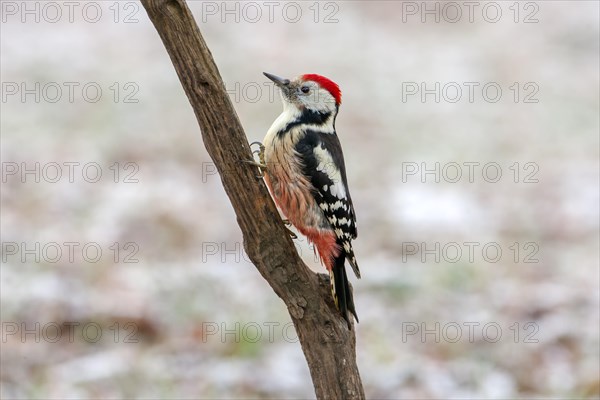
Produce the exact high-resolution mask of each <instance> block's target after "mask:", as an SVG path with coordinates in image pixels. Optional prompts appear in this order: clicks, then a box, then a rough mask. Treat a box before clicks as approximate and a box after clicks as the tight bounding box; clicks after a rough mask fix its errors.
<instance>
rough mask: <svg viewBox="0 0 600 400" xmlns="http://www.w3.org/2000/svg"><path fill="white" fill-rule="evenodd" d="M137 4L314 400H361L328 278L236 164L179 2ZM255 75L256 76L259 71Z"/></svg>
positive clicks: (218, 90)
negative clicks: (294, 345) (283, 310)
mask: <svg viewBox="0 0 600 400" xmlns="http://www.w3.org/2000/svg"><path fill="white" fill-rule="evenodd" d="M141 3H142V5H143V6H144V8H145V9H146V11H147V12H148V15H149V17H150V20H151V21H152V23H153V24H154V26H155V28H156V30H157V31H158V34H159V35H160V37H161V39H162V41H163V44H164V46H165V48H166V49H167V52H168V54H169V56H170V58H171V61H172V62H173V65H174V67H175V70H176V72H177V75H178V76H179V79H180V81H181V84H182V85H183V88H184V90H185V93H186V95H187V97H188V99H189V101H190V103H191V105H192V108H193V110H194V113H195V114H196V118H197V120H198V124H199V125H200V129H201V132H202V138H203V141H204V145H205V146H206V149H207V151H208V153H209V155H210V156H211V158H212V160H213V162H214V163H215V166H216V168H217V170H218V172H219V174H220V177H221V181H222V183H223V186H224V187H225V191H226V193H227V195H228V197H229V199H230V201H231V204H232V206H233V208H234V210H235V213H236V215H237V221H238V224H239V226H240V229H241V230H242V233H243V237H244V248H245V250H246V253H247V254H248V256H249V258H250V259H251V260H252V262H253V263H254V265H255V266H256V268H257V269H258V271H259V272H260V273H261V275H262V276H263V277H264V278H265V279H266V280H267V282H268V283H269V285H270V286H271V287H272V288H273V290H274V291H275V293H276V294H277V295H278V296H279V297H280V298H281V299H282V300H283V301H284V302H285V304H286V306H287V308H288V310H289V313H290V316H291V318H292V321H293V322H294V326H295V328H296V332H297V334H298V338H299V339H300V343H301V346H302V350H303V352H304V355H305V357H306V361H307V363H308V367H309V369H310V374H311V377H312V380H313V385H314V389H315V393H316V396H317V398H319V399H364V397H365V395H364V391H363V387H362V383H361V379H360V375H359V372H358V368H357V365H356V355H355V344H356V339H355V335H354V329H353V330H348V328H347V326H346V322H345V321H344V320H343V319H342V318H341V316H340V315H339V313H338V312H337V310H336V309H335V306H334V305H333V302H332V301H331V295H330V289H329V277H328V276H326V275H324V274H315V273H313V272H311V271H310V269H309V268H308V267H307V266H306V265H305V264H304V263H303V262H302V260H301V259H300V258H299V256H298V254H297V252H296V249H295V247H294V244H293V242H292V240H291V239H290V237H289V235H288V234H287V231H286V229H285V227H284V225H283V223H282V222H281V218H280V216H279V213H278V212H277V208H276V207H275V205H274V203H273V201H272V200H271V197H270V195H269V193H268V190H267V188H266V186H265V184H264V183H263V182H262V180H259V179H257V178H256V175H257V170H256V168H255V167H252V166H249V165H248V164H245V163H243V162H241V161H242V160H250V159H251V158H252V154H251V151H250V147H249V144H248V140H247V138H246V135H245V134H244V130H243V128H242V126H241V124H240V121H239V119H238V117H237V114H236V112H235V110H234V108H233V105H232V103H231V101H230V99H229V96H228V95H227V93H226V91H225V86H224V84H223V81H222V79H221V76H220V74H219V71H218V69H217V66H216V64H215V62H214V60H213V58H212V55H211V53H210V50H209V49H208V47H207V45H206V43H205V42H204V39H203V38H202V35H201V34H200V30H199V29H198V26H197V25H196V22H195V20H194V18H193V16H192V13H191V12H190V10H189V8H188V6H187V4H186V2H185V0H141ZM240 40H243V39H240ZM256 68H257V76H261V75H260V65H257V66H256ZM248 373H252V371H248ZM282 395H283V394H282Z"/></svg>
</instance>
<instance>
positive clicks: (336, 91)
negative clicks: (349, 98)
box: [302, 74, 342, 106]
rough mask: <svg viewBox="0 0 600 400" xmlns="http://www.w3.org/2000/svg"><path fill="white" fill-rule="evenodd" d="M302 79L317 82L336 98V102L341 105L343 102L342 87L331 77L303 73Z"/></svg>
mask: <svg viewBox="0 0 600 400" xmlns="http://www.w3.org/2000/svg"><path fill="white" fill-rule="evenodd" d="M302 79H303V80H305V81H313V82H317V83H318V84H319V86H321V87H322V88H323V89H325V90H327V91H328V92H329V93H331V95H332V96H333V98H334V99H335V104H337V105H338V106H339V105H340V104H341V103H342V92H341V91H340V87H339V86H338V85H337V83H335V82H334V81H332V80H331V79H328V78H325V77H324V76H322V75H317V74H306V75H302Z"/></svg>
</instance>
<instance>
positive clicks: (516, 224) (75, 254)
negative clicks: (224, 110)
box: [0, 1, 600, 399]
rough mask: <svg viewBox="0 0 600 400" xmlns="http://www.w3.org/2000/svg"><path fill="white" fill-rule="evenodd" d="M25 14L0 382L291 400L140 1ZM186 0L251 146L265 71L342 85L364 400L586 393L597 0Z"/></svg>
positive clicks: (15, 105)
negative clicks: (318, 77) (307, 75)
mask: <svg viewBox="0 0 600 400" xmlns="http://www.w3.org/2000/svg"><path fill="white" fill-rule="evenodd" d="M24 4H25V3H22V2H11V1H6V2H3V3H2V19H3V20H2V27H1V34H2V39H1V52H2V60H1V71H2V103H1V105H2V121H1V130H2V147H1V156H2V194H1V201H2V221H1V229H2V267H1V289H2V290H1V296H0V300H1V302H2V303H1V311H2V317H1V319H2V342H1V345H2V351H1V355H2V361H1V362H2V364H1V366H2V370H1V374H0V383H1V391H0V393H1V397H2V398H5V399H8V398H57V399H65V398H78V399H79V398H223V399H224V398H311V397H314V392H313V389H312V385H311V382H310V376H309V373H308V369H307V367H306V365H305V362H304V359H303V356H302V352H301V350H300V346H299V344H298V342H297V338H296V336H295V334H294V331H293V328H292V327H291V325H290V320H289V316H288V315H287V312H286V310H285V307H284V306H283V305H282V303H281V301H280V300H279V299H278V298H277V297H276V296H275V295H274V293H273V292H272V290H271V289H270V288H269V287H268V286H267V284H266V283H265V282H264V280H263V279H262V278H261V276H260V275H259V274H258V273H257V272H256V270H255V269H254V268H253V266H252V265H251V264H250V263H248V261H247V260H246V258H247V257H246V256H245V255H244V254H243V252H242V245H241V235H240V232H239V229H238V228H237V224H236V221H235V216H234V213H233V211H232V209H231V206H230V205H229V202H228V200H227V197H226V195H225V193H224V191H223V189H222V187H221V184H220V180H219V177H218V176H217V175H215V174H214V169H213V166H212V164H211V162H210V159H209V157H208V156H207V154H206V151H205V150H204V147H203V144H202V140H201V136H200V133H199V131H198V128H197V124H196V121H195V119H194V115H193V113H192V110H191V108H190V106H189V103H188V101H187V99H186V98H185V95H184V93H183V91H182V89H181V86H180V84H179V82H178V80H177V77H176V75H175V72H174V70H173V67H172V65H171V64H170V61H169V59H168V56H167V54H166V52H165V50H164V48H163V46H162V43H161V42H160V39H159V37H158V35H157V34H156V32H155V30H154V28H153V27H152V25H151V24H150V22H149V21H148V18H147V16H146V14H145V11H144V10H143V9H142V8H141V6H140V5H139V4H138V3H137V2H86V3H78V2H75V5H74V6H72V7H74V8H73V9H72V22H71V21H70V20H69V18H70V14H69V10H70V9H69V7H71V6H68V5H66V4H65V3H62V2H58V3H46V2H28V5H27V7H29V8H28V10H33V11H31V13H30V14H27V13H25V12H24V10H23V7H25V6H24ZM36 4H37V6H36ZM48 4H50V5H48ZM190 4H191V8H192V10H193V12H194V15H195V16H196V18H197V20H198V21H199V22H200V23H201V30H202V32H203V34H204V37H205V39H206V41H207V43H208V44H209V46H210V48H211V50H212V53H213V56H214V57H215V60H216V62H217V65H218V66H219V69H220V72H221V74H222V76H223V78H224V80H225V82H226V86H227V88H228V90H229V91H230V92H231V96H232V100H233V101H234V102H235V106H236V109H237V111H238V113H239V116H240V119H241V121H242V123H243V124H244V126H245V129H246V133H247V135H248V138H249V140H250V141H254V140H260V139H262V137H263V136H264V133H265V132H266V129H267V128H268V126H269V125H270V124H271V122H272V120H273V119H274V118H275V117H276V115H277V114H278V113H279V112H280V104H279V100H278V97H277V96H276V95H274V93H273V92H272V86H271V85H269V84H268V82H267V79H266V78H264V77H263V76H262V71H268V72H272V73H275V74H279V75H282V76H290V77H291V76H294V75H298V74H301V73H307V72H316V73H321V74H323V75H326V76H328V77H330V78H332V79H334V80H335V81H336V82H338V83H339V85H340V86H341V88H342V90H343V105H342V108H341V113H340V115H339V117H338V121H337V128H338V132H339V135H340V138H341V141H342V144H343V145H344V149H345V153H346V163H347V169H348V175H349V181H350V186H351V191H352V195H353V199H354V203H355V207H356V211H357V215H358V224H359V225H358V226H359V237H358V240H357V241H356V242H355V250H356V254H357V257H358V260H359V262H360V266H361V270H362V271H363V279H361V280H360V281H356V280H354V281H353V285H354V288H355V298H356V306H357V310H358V313H359V316H360V318H361V323H360V324H359V325H358V327H357V351H358V362H359V367H360V370H361V375H362V378H363V383H364V385H365V391H366V393H367V396H368V397H369V398H386V399H397V398H427V399H428V398H489V399H492V398H496V399H499V398H502V399H505V398H531V397H535V398H560V399H565V398H598V396H599V395H600V379H599V367H598V365H599V330H598V329H599V328H598V326H599V324H600V321H599V308H598V306H599V276H598V246H599V239H600V238H599V219H600V213H599V206H598V204H599V202H600V199H599V186H598V185H599V171H598V157H599V137H598V134H599V107H600V100H599V91H598V88H599V76H598V70H599V17H598V15H599V9H598V3H597V2H587V1H579V2H567V1H564V2H561V1H552V2H521V3H513V2H477V4H476V5H475V6H472V5H469V4H470V3H469V2H457V3H452V4H451V5H448V4H449V3H437V2H428V3H426V4H425V3H422V2H404V3H402V2H389V1H382V2H375V1H372V2H366V1H362V2H361V1H353V2H322V3H313V2H301V3H279V2H274V3H272V4H271V3H268V2H266V3H263V2H251V3H237V2H227V3H222V2H196V1H193V2H190ZM248 4H249V5H248ZM270 4H271V5H270ZM273 4H274V5H273ZM35 7H37V9H36V8H35ZM269 7H272V8H269ZM424 7H426V10H425V9H424ZM470 7H474V8H470ZM56 10H59V11H61V16H60V17H58V14H56ZM98 10H100V14H97V11H98ZM227 10H229V11H227ZM269 10H271V14H269ZM427 10H430V11H431V10H433V11H431V13H428V12H426V11H427ZM436 10H437V11H436ZM470 10H471V12H472V13H470V12H469V11H470ZM298 11H299V13H298ZM498 11H499V12H500V14H497V12H498ZM259 12H260V14H258V13H259ZM457 12H460V13H461V14H457ZM36 16H37V17H39V22H36V21H35V17H36ZM259 16H260V17H259ZM236 17H237V18H238V21H236ZM436 17H438V18H439V22H436ZM270 18H271V19H272V22H271V21H270ZM96 19H98V21H97V22H93V21H94V20H96ZM22 20H24V21H25V22H22ZM54 20H56V21H57V22H56V23H54V22H52V21H54ZM296 20H297V21H296ZM423 20H424V21H425V22H423ZM470 20H472V22H471V21H470ZM115 21H117V22H115ZM223 21H224V22H223ZM294 21H296V22H294ZM452 21H456V22H452ZM494 21H496V22H494ZM515 21H516V22H515ZM36 85H38V86H36ZM436 85H437V86H436ZM69 88H72V93H70V89H69ZM98 89H99V90H100V91H101V94H102V95H101V96H98ZM498 89H500V91H501V92H498ZM27 90H28V91H27ZM471 90H472V92H471ZM59 94H60V96H59ZM36 96H37V98H36ZM436 96H437V97H438V98H437V99H436ZM36 163H37V164H36ZM65 163H67V164H65ZM36 168H37V170H36ZM27 171H30V172H27ZM36 171H37V172H36ZM98 172H100V173H101V176H97V174H98ZM499 173H500V174H501V175H498V174H499ZM58 174H60V175H58ZM298 248H299V251H300V252H301V254H302V256H303V257H304V258H305V259H306V261H307V263H308V264H309V265H310V266H312V267H314V269H315V270H321V268H322V267H320V266H319V265H318V263H316V262H315V260H314V256H313V253H312V250H311V249H309V248H308V247H307V246H306V242H305V240H302V239H300V240H299V241H298ZM98 251H100V252H101V254H100V253H98Z"/></svg>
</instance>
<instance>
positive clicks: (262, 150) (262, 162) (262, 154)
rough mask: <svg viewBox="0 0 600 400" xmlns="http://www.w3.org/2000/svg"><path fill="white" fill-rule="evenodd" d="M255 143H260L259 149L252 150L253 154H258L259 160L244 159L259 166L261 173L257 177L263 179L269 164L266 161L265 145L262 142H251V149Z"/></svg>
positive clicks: (247, 162) (245, 161)
mask: <svg viewBox="0 0 600 400" xmlns="http://www.w3.org/2000/svg"><path fill="white" fill-rule="evenodd" d="M254 145H258V149H256V150H254V151H252V156H254V154H257V155H258V160H259V161H256V160H254V159H252V160H243V162H244V163H246V164H249V165H252V166H255V167H258V170H259V174H260V175H258V176H257V177H256V178H258V179H262V178H263V177H264V176H265V171H266V170H267V164H266V163H265V146H263V144H262V143H261V142H252V143H250V149H252V146H254Z"/></svg>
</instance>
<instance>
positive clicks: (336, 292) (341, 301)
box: [329, 254, 358, 329]
mask: <svg viewBox="0 0 600 400" xmlns="http://www.w3.org/2000/svg"><path fill="white" fill-rule="evenodd" d="M345 261H346V256H345V255H344V254H342V255H340V256H339V257H337V258H336V260H335V265H334V266H333V268H332V269H331V271H329V277H330V280H331V294H332V295H333V299H334V301H335V305H336V306H337V308H338V310H340V313H341V314H342V316H343V317H344V319H345V320H346V322H347V323H348V329H351V328H352V324H351V323H350V318H351V317H350V315H349V313H352V315H353V316H354V318H355V319H356V322H358V316H357V315H356V309H355V308H354V296H353V295H352V289H351V288H350V284H349V283H348V275H347V274H346V267H345V266H344V263H345Z"/></svg>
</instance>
